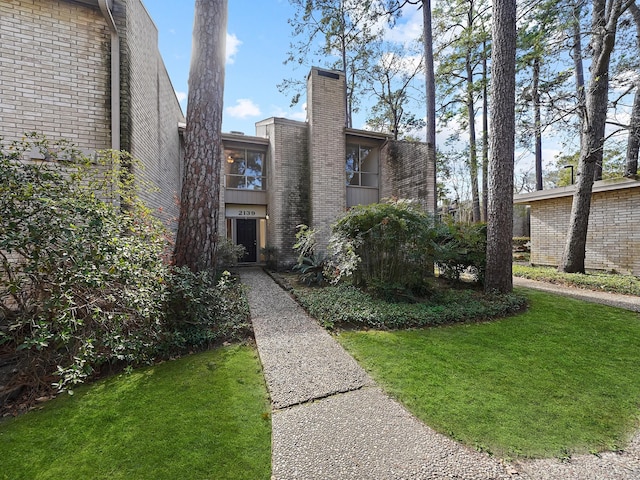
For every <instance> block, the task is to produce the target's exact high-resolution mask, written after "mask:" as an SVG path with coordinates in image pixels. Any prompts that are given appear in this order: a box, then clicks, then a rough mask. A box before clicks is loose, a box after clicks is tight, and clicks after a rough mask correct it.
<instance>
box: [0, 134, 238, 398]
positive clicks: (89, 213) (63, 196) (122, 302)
mask: <svg viewBox="0 0 640 480" xmlns="http://www.w3.org/2000/svg"><path fill="white" fill-rule="evenodd" d="M34 150H35V151H36V152H38V153H40V156H41V157H42V158H44V160H43V161H33V160H29V159H28V158H27V157H28V156H33V155H32V154H30V155H27V153H28V152H33V151H34ZM133 163H134V160H133V159H132V158H131V157H130V156H128V155H127V154H125V153H122V152H101V153H99V155H98V156H97V158H87V157H86V156H84V155H82V154H81V153H80V152H79V151H78V150H77V149H75V148H74V147H73V145H71V144H69V143H67V142H63V141H61V142H49V141H48V140H47V139H46V138H43V137H38V136H36V135H31V136H29V137H28V138H25V139H24V140H23V141H22V142H14V143H12V144H10V145H1V144H0V345H2V344H4V348H5V349H8V350H9V351H15V352H17V353H18V359H19V360H18V361H19V363H18V365H17V368H18V371H19V374H18V375H17V376H16V377H14V378H13V379H12V380H11V383H12V384H13V385H26V386H28V387H29V388H32V389H37V388H46V387H48V386H49V385H50V384H52V383H53V382H55V383H54V385H55V386H56V387H57V388H58V389H60V390H63V389H67V388H69V387H71V386H73V385H74V384H77V383H81V382H83V381H84V380H85V379H86V378H87V377H90V376H92V375H93V374H94V373H95V372H96V371H98V370H99V369H100V368H101V367H102V366H105V365H113V364H128V365H136V364H141V363H148V362H151V361H153V360H154V359H156V358H157V357H158V356H161V355H166V354H169V353H171V354H174V353H176V352H178V351H180V350H186V349H190V348H194V347H195V348H200V347H202V346H204V345H206V344H208V343H210V342H212V341H218V340H221V339H223V338H224V339H227V338H234V337H237V336H238V335H240V334H241V333H242V332H246V328H247V324H246V319H247V315H246V312H247V307H246V304H245V303H244V300H243V297H242V291H241V289H239V288H238V286H237V285H236V284H235V282H233V281H232V280H231V279H230V278H228V277H226V276H225V277H223V278H222V279H221V280H220V281H219V282H214V281H213V277H211V278H209V277H208V276H207V275H205V274H202V276H200V277H198V276H197V275H195V274H190V272H189V274H187V273H186V272H185V271H183V270H176V271H175V273H172V272H171V270H170V267H169V265H168V262H167V260H168V258H169V253H170V252H168V251H167V246H168V242H167V237H168V235H167V232H166V231H165V229H164V227H163V225H162V224H161V223H160V222H159V221H158V220H157V219H156V218H155V217H154V216H153V215H152V212H151V211H150V210H149V209H148V208H146V207H145V205H144V204H143V203H142V202H141V201H140V199H139V197H138V195H137V189H136V183H137V181H136V182H134V178H133V175H132V174H131V173H130V168H129V167H130V166H131V165H132V164H133ZM225 248H226V247H225V245H224V243H223V244H222V250H223V251H225ZM227 250H228V255H227V256H226V257H229V258H231V259H232V258H233V257H234V256H235V255H237V254H238V252H237V251H235V250H233V249H227ZM226 257H225V255H222V257H221V258H226ZM169 306H170V307H171V313H172V315H171V316H167V315H166V310H167V308H169ZM180 322H183V323H182V324H181V323H180ZM8 387H11V385H9V386H8ZM8 387H7V388H8Z"/></svg>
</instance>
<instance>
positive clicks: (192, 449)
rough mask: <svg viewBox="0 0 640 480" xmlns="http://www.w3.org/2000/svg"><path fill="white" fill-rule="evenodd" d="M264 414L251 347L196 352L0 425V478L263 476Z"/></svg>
mask: <svg viewBox="0 0 640 480" xmlns="http://www.w3.org/2000/svg"><path fill="white" fill-rule="evenodd" d="M269 412H270V404H269V400H268V397H267V392H266V386H265V384H264V379H263V376H262V370H261V367H260V362H259V360H258V358H257V353H256V352H255V350H254V349H252V348H250V347H247V346H233V347H226V348H221V349H217V350H213V351H208V352H203V353H200V354H197V355H192V356H189V357H185V358H181V359H179V360H175V361H171V362H166V363H163V364H160V365H156V366H153V367H149V368H145V369H141V370H135V371H134V372H133V373H130V374H122V375H119V376H117V377H113V378H110V379H107V380H105V381H101V382H98V383H96V384H94V385H89V386H83V387H81V388H78V389H77V390H76V392H75V394H74V395H73V396H70V395H67V394H63V395H61V396H60V397H59V398H57V399H55V400H52V401H51V402H48V403H46V404H45V405H44V408H43V409H42V410H41V411H33V412H29V413H27V414H26V415H23V416H22V417H18V418H17V419H12V420H9V421H4V422H2V423H0V458H2V460H1V461H0V462H1V467H0V478H4V479H11V480H17V479H29V480H36V479H74V480H75V479H80V478H87V479H178V478H179V479H181V480H187V479H214V478H233V479H251V480H254V479H261V478H262V479H268V478H269V477H270V474H271V422H270V413H269Z"/></svg>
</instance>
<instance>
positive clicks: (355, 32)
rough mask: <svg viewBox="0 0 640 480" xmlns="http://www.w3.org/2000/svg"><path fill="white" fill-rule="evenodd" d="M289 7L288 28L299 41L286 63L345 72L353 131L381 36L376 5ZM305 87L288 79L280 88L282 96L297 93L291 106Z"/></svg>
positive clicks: (308, 1) (351, 0)
mask: <svg viewBox="0 0 640 480" xmlns="http://www.w3.org/2000/svg"><path fill="white" fill-rule="evenodd" d="M289 3H291V5H292V6H293V7H294V9H295V13H294V16H293V18H290V19H289V25H291V27H292V28H293V35H294V36H295V37H296V38H297V39H298V40H296V41H294V42H292V43H291V45H290V48H291V50H290V51H289V57H288V58H287V60H286V61H285V63H296V64H307V63H309V62H313V63H315V64H317V65H321V66H324V67H326V68H332V69H334V70H340V71H342V72H344V74H345V79H346V83H347V93H346V96H345V112H346V119H347V120H346V126H347V127H352V126H353V125H352V124H353V113H354V112H355V111H356V110H357V105H358V93H359V92H360V87H361V85H363V84H364V75H365V74H366V72H367V71H368V69H369V67H370V59H371V57H372V54H373V52H372V50H371V46H372V45H373V44H374V43H375V41H376V40H377V39H378V38H379V35H380V30H379V27H378V25H377V23H376V20H377V19H378V18H379V15H380V11H379V9H377V8H375V7H376V6H377V3H375V2H374V1H373V0H289ZM316 62H317V63H316ZM303 83H304V82H302V81H300V80H295V79H286V80H284V81H283V82H282V83H280V84H279V85H278V88H279V89H280V91H282V92H289V91H293V92H295V95H294V96H293V101H292V103H297V101H298V99H299V96H300V92H299V91H300V89H301V87H302V86H303Z"/></svg>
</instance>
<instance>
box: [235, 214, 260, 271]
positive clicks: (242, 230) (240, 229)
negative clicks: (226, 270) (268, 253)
mask: <svg viewBox="0 0 640 480" xmlns="http://www.w3.org/2000/svg"><path fill="white" fill-rule="evenodd" d="M256 224H257V220H256V219H254V218H251V219H245V218H238V219H237V220H236V229H237V233H236V239H237V244H238V245H244V248H245V249H246V253H245V254H244V257H242V258H241V259H240V261H241V262H257V261H258V236H257V228H256Z"/></svg>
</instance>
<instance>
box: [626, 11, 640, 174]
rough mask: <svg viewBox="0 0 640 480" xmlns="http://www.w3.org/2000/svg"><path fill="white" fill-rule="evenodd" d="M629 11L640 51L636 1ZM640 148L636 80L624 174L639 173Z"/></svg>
mask: <svg viewBox="0 0 640 480" xmlns="http://www.w3.org/2000/svg"><path fill="white" fill-rule="evenodd" d="M629 11H630V12H631V15H632V16H633V21H634V22H635V24H636V41H637V45H638V51H640V8H638V7H637V5H636V4H635V3H633V4H631V5H630V6H629ZM639 148H640V81H636V94H635V96H634V97H633V107H632V109H631V120H630V121H629V138H628V140H627V159H626V163H625V168H624V176H625V177H629V178H634V177H635V176H636V175H637V174H638V149H639Z"/></svg>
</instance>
